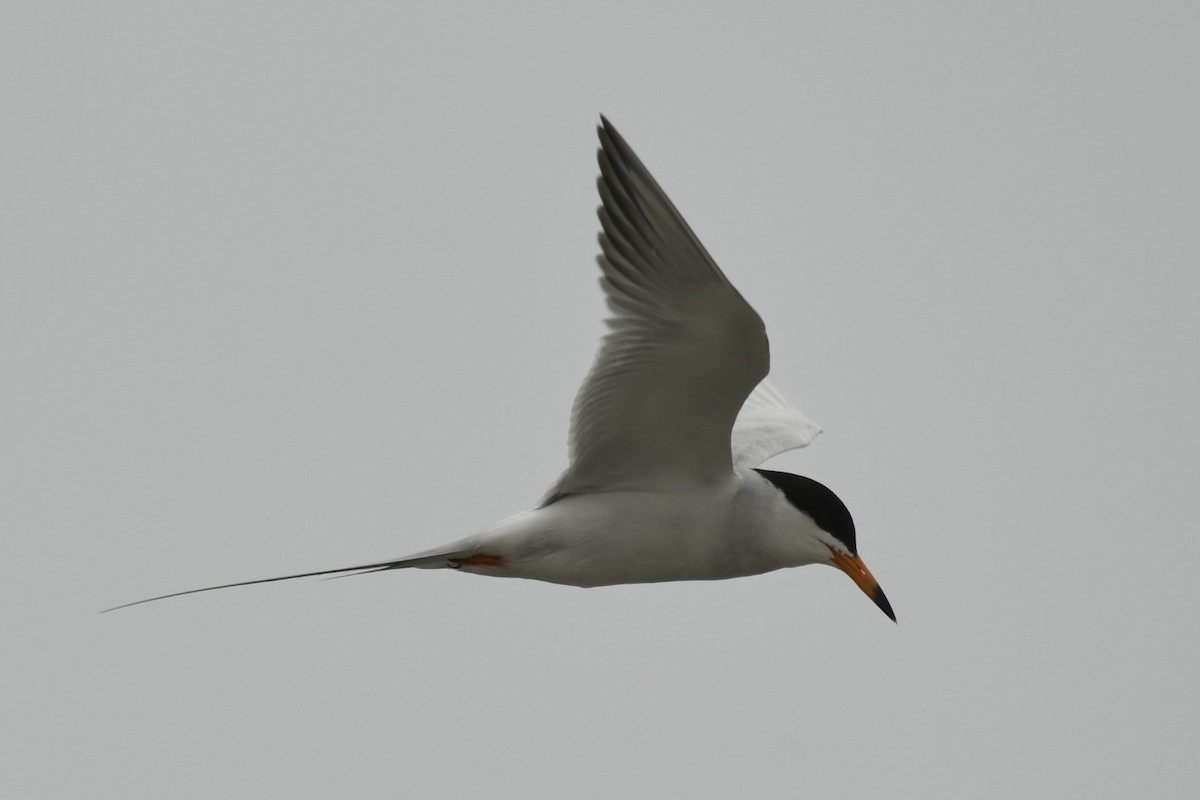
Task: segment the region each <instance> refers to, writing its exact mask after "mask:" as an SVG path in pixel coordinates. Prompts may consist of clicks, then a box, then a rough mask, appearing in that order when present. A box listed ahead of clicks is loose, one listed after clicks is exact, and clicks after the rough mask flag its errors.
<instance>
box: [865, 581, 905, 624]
mask: <svg viewBox="0 0 1200 800" xmlns="http://www.w3.org/2000/svg"><path fill="white" fill-rule="evenodd" d="M871 600H872V601H873V602H874V603H875V605H877V606H879V610H880V611H882V612H883V613H885V614H887V615H888V619H890V620H891V621H892V622H896V612H895V611H892V604H891V603H889V602H888V599H887V595H886V594H884V593H883V589H882V588H881V587H880V586H879V585H878V584H877V585H876V586H875V591H873V592H871ZM896 624H899V623H896Z"/></svg>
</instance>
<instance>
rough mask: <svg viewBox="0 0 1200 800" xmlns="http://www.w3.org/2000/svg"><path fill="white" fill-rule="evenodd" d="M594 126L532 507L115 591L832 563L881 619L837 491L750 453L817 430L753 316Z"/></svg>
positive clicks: (577, 576)
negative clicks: (400, 550)
mask: <svg viewBox="0 0 1200 800" xmlns="http://www.w3.org/2000/svg"><path fill="white" fill-rule="evenodd" d="M597 130H598V132H599V136H600V148H599V151H598V160H599V162H600V177H599V179H598V181H597V185H598V187H599V190H600V199H601V205H600V207H599V209H598V212H597V213H598V215H599V217H600V226H601V233H600V235H599V240H600V250H601V254H600V255H599V257H598V258H597V262H598V263H599V265H600V272H601V277H600V285H601V287H602V289H603V291H604V298H605V300H606V301H607V304H608V309H609V312H610V315H609V317H608V319H607V320H606V323H607V325H608V329H609V332H608V334H607V335H606V336H605V337H604V339H603V342H602V344H601V346H600V349H599V352H598V353H597V355H596V359H595V363H594V364H593V365H592V368H591V371H590V372H589V373H588V375H587V377H586V378H585V380H584V382H583V385H582V386H581V387H580V389H579V393H578V395H577V396H576V398H575V404H574V406H573V408H572V410H571V423H570V437H569V462H568V466H567V468H566V471H565V472H563V474H562V476H561V477H560V478H559V479H558V481H557V482H556V483H555V484H554V485H553V486H552V487H551V488H550V490H549V491H548V492H547V493H546V495H545V496H544V497H543V498H542V499H541V501H540V502H539V503H538V505H537V506H536V507H535V508H533V509H531V510H529V511H525V512H523V513H520V514H517V515H515V516H513V517H510V518H509V519H506V520H504V521H502V522H500V523H499V524H497V525H495V526H493V527H492V528H490V529H487V530H485V531H483V532H482V533H478V534H475V535H473V536H468V537H467V538H465V539H459V540H457V541H454V542H451V543H450V544H445V545H442V546H441V547H435V548H433V549H431V550H426V551H424V552H420V553H416V554H415V555H409V556H405V557H403V558H398V559H393V560H389V561H379V562H375V563H371V564H360V565H358V566H354V567H341V568H338V569H324V570H318V571H315V572H304V573H299V574H295V575H284V576H280V577H276V578H260V579H257V580H251V581H240V582H237V583H228V584H222V585H220V586H208V587H205V588H202V589H190V590H188V591H183V592H174V593H172V594H166V595H162V596H159V597H152V598H149V599H146V600H139V601H136V602H134V603H127V604H125V605H122V606H116V608H126V607H128V606H132V605H138V604H139V603H148V602H151V601H152V600H162V599H165V598H168V597H178V596H180V595H185V594H194V593H196V592H207V591H212V590H214V589H227V588H231V587H234V586H247V585H250V584H256V583H270V582H273V581H282V580H291V579H293V578H306V577H312V576H316V575H337V574H344V575H350V574H359V575H362V574H367V573H372V572H385V571H388V570H394V569H404V568H408V567H415V568H418V569H450V570H456V571H458V572H467V573H472V574H475V575H491V576H494V577H508V578H531V579H534V580H540V581H548V582H551V583H558V584H567V585H571V586H585V587H590V586H609V585H614V584H625V583H652V582H659V581H687V580H718V579H724V578H737V577H742V576H746V575H757V574H760V573H764V572H771V571H773V570H777V569H782V568H784V567H798V566H802V565H806V564H829V565H832V566H835V567H837V568H839V569H841V570H842V571H843V572H845V573H846V574H847V575H849V576H850V578H851V579H853V581H854V582H855V583H856V584H857V585H858V587H859V588H860V589H862V591H863V592H865V593H866V595H867V596H868V597H870V598H871V600H873V601H874V602H875V604H876V605H877V606H879V608H880V609H881V610H882V611H883V613H885V614H887V616H888V617H889V618H891V619H892V620H893V621H895V619H896V615H895V614H894V613H893V611H892V607H891V604H890V603H889V602H888V600H887V597H886V596H885V595H884V593H883V590H882V589H880V587H879V584H878V582H877V581H876V580H875V578H874V577H872V575H871V573H870V571H869V570H868V569H867V567H866V565H865V564H863V561H862V559H861V558H860V557H859V555H858V550H857V543H856V541H855V530H854V520H853V518H852V517H851V516H850V512H849V511H848V510H847V508H846V506H845V504H844V503H843V502H842V501H841V499H839V498H838V496H837V495H836V494H834V493H833V492H832V491H831V490H830V489H828V488H826V487H825V486H823V485H822V484H820V483H818V482H817V481H815V480H813V479H812V478H806V477H803V476H800V475H793V474H789V473H786V472H775V471H772V470H766V469H761V468H760V466H759V465H760V464H762V463H763V462H764V461H766V460H767V459H768V458H770V457H772V456H774V455H777V454H779V453H782V452H784V451H787V450H791V449H794V448H798V447H804V446H806V445H807V444H808V443H809V442H811V441H812V439H813V438H814V437H815V436H816V435H817V434H818V433H820V432H821V431H820V428H818V427H817V426H816V425H815V424H814V423H813V422H812V421H810V420H809V419H808V418H807V417H805V416H804V415H803V414H802V413H801V412H800V411H799V410H798V409H797V408H796V407H795V406H793V405H792V404H791V403H790V402H788V401H787V399H785V398H784V396H783V394H782V393H781V392H780V391H779V390H778V389H777V388H776V387H775V386H774V385H773V384H772V383H771V382H770V381H769V380H768V379H767V372H768V368H769V365H770V353H769V348H768V343H767V334H766V330H765V328H764V326H763V321H762V319H761V318H760V317H759V315H758V314H757V313H756V312H755V311H754V309H753V308H751V307H750V304H749V303H747V302H746V300H745V299H744V298H743V297H742V295H741V294H740V293H739V292H738V291H737V289H735V288H734V287H733V285H732V284H731V283H730V282H729V279H728V278H726V277H725V274H724V273H723V272H722V271H721V270H720V268H719V267H718V266H717V265H716V263H715V262H714V261H713V259H712V258H711V257H710V256H709V254H708V252H707V251H706V250H705V249H704V246H703V245H702V244H700V240H699V239H697V238H696V235H695V234H694V233H692V229H691V228H690V227H689V226H688V224H687V223H686V222H685V221H684V219H683V217H682V216H680V214H679V212H678V211H677V210H676V209H675V206H674V205H673V204H672V203H671V201H670V200H669V199H668V198H667V195H666V193H665V192H663V190H662V189H661V188H660V187H659V185H658V183H657V182H656V181H655V180H654V178H653V177H652V176H651V175H650V172H649V170H647V169H646V167H645V166H644V165H643V164H642V162H641V160H640V159H639V158H638V157H637V156H636V155H635V154H634V152H633V150H632V149H631V148H630V147H629V145H628V144H627V143H626V141H625V140H624V138H622V137H621V135H620V134H619V133H617V131H616V129H615V128H614V127H613V126H612V124H611V123H609V121H608V120H607V119H605V118H604V117H601V124H600V125H599V126H598V129H597ZM108 610H109V611H112V610H115V609H108Z"/></svg>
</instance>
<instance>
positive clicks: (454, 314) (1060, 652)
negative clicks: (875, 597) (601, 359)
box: [0, 0, 1200, 800]
mask: <svg viewBox="0 0 1200 800" xmlns="http://www.w3.org/2000/svg"><path fill="white" fill-rule="evenodd" d="M581 5H583V4H562V3H524V4H503V5H501V4H495V5H494V6H493V4H451V3H437V4H435V3H430V4H427V5H426V4H415V3H352V2H339V3H326V4H321V3H304V4H300V3H274V4H271V3H226V2H210V3H200V4H164V3H74V4H72V3H51V2H46V3H12V4H7V5H6V10H5V13H4V24H3V26H2V27H0V85H2V89H3V97H4V102H3V105H4V109H5V113H4V115H3V120H2V121H0V136H2V139H3V146H2V147H0V169H2V174H0V203H2V208H0V212H2V215H3V220H4V224H3V231H2V233H0V248H2V251H0V374H2V375H3V392H2V393H0V404H3V412H2V413H0V536H2V537H3V557H2V558H0V578H2V581H0V586H2V591H3V595H2V597H3V603H2V604H0V625H2V626H3V627H2V631H0V633H2V636H3V640H4V645H3V648H2V650H0V661H2V664H0V688H2V702H0V708H2V710H0V752H3V753H4V758H3V760H4V767H3V769H0V795H3V796H4V797H11V798H60V797H62V798H66V797H72V798H76V797H114V798H115V797H121V798H214V797H233V798H264V797H290V798H330V797H356V798H388V797H436V796H446V797H450V796H455V797H466V796H475V797H572V798H591V797H595V798H601V797H622V796H623V797H684V796H686V797H697V798H710V797H711V798H718V797H721V798H723V797H756V798H757V797H762V798H774V797H779V798H783V797H788V798H792V797H820V798H839V797H845V798H861V797H875V798H889V799H890V800H897V799H898V798H931V797H932V798H941V797H945V798H961V797H976V798H1012V797H1022V796H1024V797H1032V796H1041V797H1052V796H1059V797H1066V796H1073V797H1083V796H1088V797H1121V798H1125V797H1134V796H1142V797H1163V798H1166V797H1178V798H1185V797H1187V798H1190V797H1195V796H1197V793H1198V792H1200V779H1198V777H1197V769H1196V766H1195V763H1196V748H1197V742H1198V741H1200V722H1198V721H1197V720H1198V718H1200V690H1198V689H1197V680H1196V676H1197V674H1200V642H1198V634H1197V631H1198V630H1200V625H1198V620H1197V613H1196V610H1195V608H1196V602H1195V597H1196V586H1195V577H1194V573H1195V570H1196V565H1197V563H1198V561H1200V558H1198V557H1200V546H1198V544H1197V522H1196V500H1195V498H1196V482H1197V478H1198V477H1200V468H1198V467H1197V461H1196V458H1197V455H1196V454H1197V452H1198V447H1200V423H1198V422H1197V409H1200V369H1198V368H1197V366H1198V362H1200V359H1198V350H1200V321H1198V318H1197V315H1196V313H1195V306H1196V299H1197V297H1198V296H1200V280H1198V279H1197V272H1198V268H1200V224H1198V222H1200V155H1198V152H1200V148H1198V147H1197V143H1198V142H1200V102H1198V100H1197V97H1198V96H1200V95H1198V94H1197V86H1196V81H1197V76H1198V75H1200V48H1197V44H1196V30H1197V26H1198V25H1200V11H1197V10H1196V6H1195V5H1194V4H1190V3H1183V2H1180V3H1054V2H1038V3H992V4H984V3H969V4H968V3H891V2H888V3H882V2H881V3H874V4H859V3H824V4H819V5H816V4H808V3H782V2H781V3H743V4H736V5H738V6H740V9H739V10H737V11H733V10H732V7H733V6H734V5H735V4H733V3H728V4H716V3H678V4H664V3H647V2H644V1H643V2H628V3H627V2H619V1H617V0H613V2H605V3H603V4H600V3H595V4H590V5H591V9H590V10H588V11H580V10H577V9H576V10H567V7H568V6H581ZM421 6H424V7H421ZM601 112H603V113H605V114H606V115H607V116H608V117H609V118H610V119H611V120H612V121H613V123H614V124H615V125H616V126H617V127H618V129H619V130H620V131H621V132H622V134H624V136H625V137H626V138H627V139H628V140H629V142H630V143H631V145H632V146H633V147H634V148H635V149H636V150H637V152H638V153H639V155H640V156H641V157H642V159H643V160H644V161H645V162H646V164H647V165H648V166H649V168H650V169H651V170H652V171H653V172H654V174H655V175H656V176H657V178H658V179H659V181H660V182H661V183H662V185H663V186H664V188H665V189H666V191H667V192H668V193H669V194H670V195H671V197H672V198H673V199H674V201H675V203H676V205H678V207H679V208H680V210H681V211H682V212H683V214H684V215H685V216H686V217H687V219H688V221H689V222H690V223H691V225H692V227H693V228H694V229H695V231H696V232H697V234H698V235H699V236H700V238H701V239H702V240H703V241H704V242H705V244H706V245H707V246H708V249H709V250H710V252H711V253H712V254H713V255H714V257H715V258H716V259H717V261H718V262H719V263H720V264H721V265H722V267H723V268H724V270H725V272H726V274H727V275H728V276H729V278H730V279H731V280H732V281H733V282H734V284H735V285H737V286H738V287H739V289H740V290H741V291H742V293H743V294H744V295H745V296H746V297H747V299H748V300H750V302H751V303H752V304H754V306H755V307H756V308H757V309H758V311H759V312H760V314H761V315H762V317H763V318H764V320H765V321H766V323H767V328H768V331H769V333H770V336H771V343H772V357H773V363H772V375H773V377H774V378H775V380H776V382H777V383H778V385H779V386H780V387H781V388H782V389H783V390H784V391H785V392H787V393H788V394H789V395H790V396H791V398H792V399H793V400H794V401H795V402H797V404H798V405H800V406H801V407H802V408H803V409H804V410H805V411H806V412H807V413H808V414H809V415H811V416H812V417H813V418H814V419H816V420H817V421H819V422H820V423H821V424H822V425H823V427H824V428H825V430H826V433H825V434H824V435H823V436H821V437H820V438H819V439H818V440H817V441H816V442H815V443H814V444H813V446H811V447H810V448H808V449H807V450H803V451H798V452H796V453H791V454H788V455H786V456H782V457H779V458H777V459H775V460H774V461H772V462H770V464H769V466H772V467H774V468H776V469H786V470H790V471H796V472H801V473H804V474H807V475H811V476H812V477H815V478H817V479H819V480H820V481H822V482H824V483H826V484H828V485H829V486H831V487H832V488H834V489H835V490H836V491H837V492H838V493H839V494H840V495H841V496H842V497H843V499H845V501H846V502H847V504H848V505H849V507H850V509H851V510H852V512H853V513H854V516H855V519H856V522H857V526H858V540H859V550H860V552H861V554H862V555H863V557H864V560H865V561H866V563H867V564H868V565H869V566H870V567H871V569H872V571H873V572H874V574H875V576H876V577H877V578H879V580H880V582H881V584H882V585H883V587H884V588H885V589H886V590H887V594H888V596H889V597H890V598H891V601H892V603H893V605H894V607H895V609H896V613H897V616H898V618H899V625H898V626H896V625H893V624H892V623H891V622H890V621H888V620H887V619H886V618H885V617H884V616H883V614H881V613H880V612H879V610H878V609H877V608H875V606H874V605H872V604H871V602H870V601H869V600H868V599H867V598H866V597H864V596H863V595H862V594H861V593H860V592H859V591H858V589H856V588H855V586H854V585H853V583H852V582H850V581H849V580H847V579H846V577H845V576H844V575H841V574H840V573H838V572H837V571H836V570H831V569H826V568H823V567H807V568H802V569H798V570H785V571H781V572H777V573H773V574H771V575H766V576H761V577H756V578H748V579H741V580H736V581H728V582H720V583H694V584H663V585H652V586H632V587H613V588H604V589H591V590H582V589H574V588H567V587H560V586H552V585H548V584H538V583H533V582H523V581H500V580H487V579H483V578H477V577H473V576H468V575H459V574H452V573H447V572H421V571H411V572H401V573H389V574H383V575H374V576H369V577H360V578H354V579H351V580H338V581H331V582H322V581H319V580H309V581H301V582H292V583H281V584H272V585H269V586H259V587H253V588H248V589H237V590H230V591H226V592H216V593H211V594H205V595H199V596H195V597H186V598H180V599H177V600H171V601H165V602H163V603H157V604H152V605H148V606H140V607H138V608H134V609H128V610H125V611H122V612H119V613H115V614H108V615H103V616H100V615H98V614H97V612H98V611H99V610H100V609H101V608H105V607H107V606H111V605H115V604H118V603H123V602H128V601H131V600H136V599H139V598H142V597H146V596H150V595H155V594H161V593H164V592H170V591H177V590H182V589H189V588H194V587H197V586H204V585H208V584H212V583H221V582H226V581H235V580H244V579H250V578H258V577H267V576H272V575H278V574H284V573H288V572H295V571H304V570H313V569H321V568H328V567H337V566H345V565H349V564H355V563H359V562H363V561H371V560H378V559H383V558H390V557H395V556H400V555H404V554H407V553H409V552H412V551H416V550H421V549H424V548H426V547H429V546H432V545H436V544H439V543H441V542H443V541H446V540H450V539H454V538H458V537H460V536H463V535H466V534H469V533H472V532H474V531H476V530H479V529H481V528H483V527H485V526H487V525H490V524H491V523H492V522H494V521H496V520H498V519H500V518H501V517H504V516H507V515H508V514H511V513H513V512H516V511H520V510H522V509H524V508H527V507H529V506H530V505H532V504H533V503H535V502H536V501H537V499H538V498H539V497H540V495H541V493H542V492H543V491H544V490H545V489H546V487H547V486H548V485H549V484H550V483H551V482H552V481H553V480H554V478H555V477H556V476H557V475H558V473H559V471H560V470H561V469H562V468H563V466H564V464H565V455H566V446H565V443H566V429H567V415H568V410H569V406H570V402H571V399H572V397H573V396H574V393H575V390H576V388H577V386H578V384H579V381H580V380H581V379H582V377H583V375H584V373H585V372H586V370H587V368H588V366H589V365H590V363H591V359H592V356H593V353H594V352H595V346H596V342H597V340H598V337H599V335H600V334H601V332H602V325H601V319H602V316H603V304H602V301H601V298H600V292H599V289H598V287H597V285H596V278H597V270H596V267H595V265H594V262H593V258H594V255H595V252H596V243H595V232H596V229H597V223H596V220H595V216H594V209H595V206H596V204H597V197H596V193H595V185H594V181H595V174H596V164H595V148H596V138H595V131H594V126H595V124H596V123H597V121H598V115H599V114H600V113H601Z"/></svg>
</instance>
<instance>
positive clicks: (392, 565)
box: [100, 547, 473, 614]
mask: <svg viewBox="0 0 1200 800" xmlns="http://www.w3.org/2000/svg"><path fill="white" fill-rule="evenodd" d="M472 552H473V551H472V550H471V549H470V548H467V549H461V548H458V547H455V548H453V549H441V550H428V551H426V552H424V553H418V554H417V555H415V556H408V557H407V558H401V559H398V560H395V561H379V562H376V563H374V564H359V565H358V566H357V567H339V568H338V569H321V570H317V571H316V572H298V573H296V574H295V575H280V576H279V577H278V578H258V579H257V580H252V581H238V582H237V583H222V584H221V585H220V586H205V587H204V588H202V589H188V590H186V591H183V592H171V593H170V594H160V595H159V596H158V597H147V598H146V599H145V600H134V601H133V602H132V603H124V604H122V605H119V606H113V607H112V608H106V609H104V610H103V611H101V612H100V613H101V614H107V613H108V612H109V611H116V610H118V609H121V608H129V607H130V606H140V605H141V604H142V603H153V602H154V601H155V600H166V599H167V598H169V597H182V596H183V595H185V594H198V593H199V592H212V591H215V590H217V589H232V588H234V587H235V586H252V585H254V584H256V583H274V582H275V581H290V580H292V579H294V578H315V577H317V576H320V575H340V576H342V577H346V578H348V577H351V576H353V575H369V574H371V573H372V572H386V571H387V570H389V569H405V568H407V567H417V568H420V569H444V568H451V569H453V568H456V567H457V566H458V560H459V559H463V558H467V557H468V556H470V555H471V554H472Z"/></svg>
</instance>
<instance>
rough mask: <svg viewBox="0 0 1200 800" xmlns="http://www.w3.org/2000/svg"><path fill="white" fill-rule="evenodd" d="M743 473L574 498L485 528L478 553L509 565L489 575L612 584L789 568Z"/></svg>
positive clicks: (488, 570) (482, 570)
mask: <svg viewBox="0 0 1200 800" xmlns="http://www.w3.org/2000/svg"><path fill="white" fill-rule="evenodd" d="M742 488H743V484H742V482H741V481H740V480H737V479H731V480H730V481H729V482H728V485H723V486H720V487H715V488H711V489H706V490H704V491H701V492H691V493H683V494H658V493H641V492H607V493H602V494H585V495H573V496H569V497H565V498H563V499H561V500H559V501H557V502H555V503H553V504H551V505H550V506H547V507H546V508H539V509H535V510H533V511H527V512H525V513H524V514H519V515H517V516H515V517H512V518H510V519H508V520H505V521H504V522H502V523H500V524H499V525H498V526H496V527H495V528H493V529H492V530H490V531H488V532H486V533H484V534H482V536H481V537H480V539H479V541H478V545H477V547H478V552H480V553H486V554H489V555H495V556H499V557H501V558H502V559H503V562H504V565H503V566H502V567H497V566H478V567H476V566H468V565H464V566H463V567H462V569H463V570H464V571H468V572H476V573H479V574H486V575H495V576H503V577H513V578H532V579H535V580H542V581H549V582H551V583H563V584H569V585H572V586H605V585H610V584H618V583H653V582H658V581H682V580H714V579H721V578H733V577H739V576H742V575H753V574H757V573H760V572H767V571H769V570H772V569H778V568H779V567H782V566H788V565H787V564H783V563H776V561H775V560H774V559H772V558H770V557H769V556H768V554H767V553H766V552H765V550H764V548H763V547H762V538H763V537H762V535H761V532H760V531H759V527H760V526H759V525H757V524H755V522H756V521H757V520H755V519H754V517H755V516H757V514H756V513H754V509H755V508H756V507H757V506H762V505H763V504H762V503H761V502H758V503H755V502H753V500H754V498H747V497H746V495H747V494H748V493H747V492H745V491H739V490H741V489H742Z"/></svg>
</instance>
